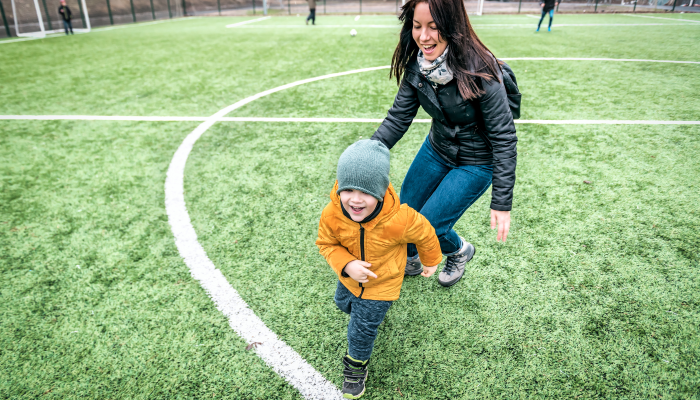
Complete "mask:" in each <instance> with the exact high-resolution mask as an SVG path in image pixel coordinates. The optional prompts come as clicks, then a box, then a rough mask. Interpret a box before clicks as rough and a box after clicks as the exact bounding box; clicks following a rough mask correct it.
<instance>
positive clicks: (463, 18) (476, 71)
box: [389, 0, 498, 100]
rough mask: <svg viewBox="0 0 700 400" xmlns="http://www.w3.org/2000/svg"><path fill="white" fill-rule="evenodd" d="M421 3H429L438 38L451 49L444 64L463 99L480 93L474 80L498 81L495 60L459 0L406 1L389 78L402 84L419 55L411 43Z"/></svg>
mask: <svg viewBox="0 0 700 400" xmlns="http://www.w3.org/2000/svg"><path fill="white" fill-rule="evenodd" d="M421 2H426V3H428V6H429V7H430V15H431V16H432V17H433V21H435V25H436V27H437V29H438V32H439V33H440V37H441V38H442V40H445V41H446V42H447V44H448V45H449V46H450V51H449V52H448V53H447V59H446V60H445V62H446V63H447V66H448V67H449V68H450V70H452V74H453V75H454V79H455V80H456V81H457V87H458V88H459V94H460V95H461V96H462V98H463V99H465V100H468V99H474V98H476V97H478V96H479V95H481V94H483V90H482V89H480V88H479V86H477V84H476V78H484V79H486V80H491V79H498V78H497V77H498V73H497V72H496V71H497V68H498V66H497V64H496V57H494V55H493V53H491V51H490V50H489V49H488V48H487V47H486V46H485V45H484V44H483V43H482V42H481V40H479V37H478V36H476V32H474V29H472V25H471V24H470V23H469V17H467V10H466V9H465V8H464V3H463V2H462V0H409V1H407V2H406V4H404V5H403V6H402V7H401V15H400V16H399V20H401V22H402V23H403V27H402V28H401V37H400V39H399V44H398V45H397V46H396V50H394V56H393V57H392V59H391V72H390V73H389V76H390V77H391V76H395V77H396V82H397V83H398V84H401V77H402V76H403V73H404V71H405V70H406V67H407V65H408V62H409V61H410V60H412V59H413V58H414V57H416V55H417V54H418V45H417V44H416V42H415V41H414V40H413V14H414V12H415V9H416V6H417V5H418V3H421Z"/></svg>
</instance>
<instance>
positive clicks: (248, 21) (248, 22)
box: [226, 17, 272, 28]
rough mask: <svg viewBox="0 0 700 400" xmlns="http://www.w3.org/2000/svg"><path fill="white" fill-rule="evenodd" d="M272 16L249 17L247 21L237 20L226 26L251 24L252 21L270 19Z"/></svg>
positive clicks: (233, 26)
mask: <svg viewBox="0 0 700 400" xmlns="http://www.w3.org/2000/svg"><path fill="white" fill-rule="evenodd" d="M270 18H272V17H262V18H256V19H249V20H247V21H243V22H237V23H235V24H228V25H226V27H227V28H235V27H237V26H241V25H245V24H252V23H253V22H258V21H265V20H266V19H270Z"/></svg>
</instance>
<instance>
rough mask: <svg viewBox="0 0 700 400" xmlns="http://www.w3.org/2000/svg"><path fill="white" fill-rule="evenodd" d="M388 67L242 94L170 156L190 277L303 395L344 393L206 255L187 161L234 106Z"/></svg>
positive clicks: (169, 206) (169, 179) (173, 218)
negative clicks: (190, 203)
mask: <svg viewBox="0 0 700 400" xmlns="http://www.w3.org/2000/svg"><path fill="white" fill-rule="evenodd" d="M598 60H602V59H598ZM612 61H616V60H612ZM387 68H389V66H382V67H374V68H362V69H356V70H352V71H346V72H340V73H335V74H328V75H323V76H319V77H315V78H309V79H303V80H300V81H296V82H292V83H289V84H286V85H282V86H278V87H276V88H273V89H270V90H266V91H264V92H261V93H258V94H255V95H253V96H250V97H246V98H245V99H243V100H241V101H238V102H236V103H234V104H232V105H230V106H228V107H226V108H224V109H222V110H220V111H218V112H217V113H215V114H214V115H212V116H211V117H208V118H207V119H206V120H205V121H204V122H202V123H201V124H200V125H199V126H197V128H195V130H193V131H192V132H191V133H190V134H189V135H187V137H185V139H184V140H183V142H182V143H181V144H180V146H179V147H178V149H177V151H176V152H175V154H174V155H173V158H172V160H171V162H170V165H169V167H168V172H167V176H166V179H165V210H166V213H167V214H168V222H169V223H170V227H171V230H172V232H173V235H174V236H175V245H176V246H177V249H178V251H179V253H180V256H181V257H182V258H183V260H184V261H185V264H186V265H187V267H188V268H189V269H190V272H191V274H192V277H193V278H194V279H196V280H197V281H199V283H200V284H201V285H202V287H203V288H204V290H205V291H206V292H207V293H208V294H209V296H210V297H211V298H212V300H213V301H214V304H215V305H216V308H217V309H218V310H219V311H221V312H222V313H223V314H224V315H226V317H227V318H228V321H229V325H230V326H231V328H233V330H234V331H235V332H236V333H237V334H238V335H239V336H241V337H242V338H243V340H245V341H246V342H247V343H249V344H252V343H256V342H257V343H260V344H259V345H258V346H257V347H256V348H255V351H256V353H257V354H258V355H259V356H260V358H262V359H263V360H264V361H265V363H266V364H267V365H269V366H270V367H271V368H272V369H273V370H274V371H275V372H276V373H277V374H279V375H280V376H282V377H283V378H284V379H285V380H286V381H287V382H289V383H290V384H291V385H292V386H294V387H295V388H296V389H297V390H298V391H299V392H300V393H301V394H302V396H304V397H305V398H307V399H319V400H323V399H341V398H342V397H341V393H340V391H338V389H337V388H336V387H335V386H334V385H333V384H332V383H330V382H329V381H327V380H326V379H325V378H324V377H323V376H322V375H321V374H320V373H319V372H318V371H316V370H315V369H314V368H313V367H312V366H311V365H309V364H308V363H307V362H306V360H304V359H303V358H302V357H301V356H300V355H299V354H297V353H296V352H295V351H294V349H292V348H291V347H290V346H289V345H287V344H286V343H284V342H283V341H281V340H280V339H279V338H278V337H277V335H276V334H275V333H274V332H272V331H271V330H270V329H269V328H268V327H267V326H266V325H265V323H263V321H262V320H261V319H260V318H259V317H258V316H257V315H255V313H254V312H253V311H252V310H251V309H250V308H249V307H248V305H247V304H246V302H245V301H244V300H243V299H242V298H241V296H240V295H239V294H238V292H237V291H236V290H235V289H234V288H233V287H232V286H231V284H230V283H229V282H228V280H227V279H226V277H225V276H224V275H223V274H222V273H221V271H220V270H219V269H217V268H216V266H215V265H214V263H213V262H212V261H211V260H210V259H209V257H207V253H206V251H205V250H204V248H203V247H202V245H201V244H200V243H199V241H198V240H197V233H196V232H195V230H194V227H193V226H192V221H191V220H190V216H189V213H188V212H187V205H186V203H185V195H184V175H185V165H186V163H187V158H188V157H189V154H190V152H191V151H192V148H193V147H194V144H195V143H196V142H197V140H198V139H199V138H200V137H201V136H202V134H204V132H206V131H207V130H208V129H209V128H210V127H211V126H212V125H214V124H215V123H216V122H217V121H220V120H221V119H222V118H224V117H225V116H226V115H227V114H229V113H230V112H231V111H233V110H235V109H237V108H240V107H242V106H244V105H246V104H248V103H250V102H252V101H255V100H257V99H259V98H261V97H264V96H267V95H269V94H272V93H276V92H279V91H282V90H285V89H289V88H292V87H295V86H299V85H303V84H306V83H310V82H315V81H320V80H323V79H328V78H335V77H339V76H344V75H351V74H356V73H361V72H368V71H376V70H380V69H387Z"/></svg>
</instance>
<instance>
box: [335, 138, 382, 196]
mask: <svg viewBox="0 0 700 400" xmlns="http://www.w3.org/2000/svg"><path fill="white" fill-rule="evenodd" d="M388 187H389V149H387V148H386V146H384V144H383V143H382V142H380V141H378V140H371V139H363V140H360V141H358V142H355V143H353V144H351V145H350V146H348V148H347V149H345V151H344V152H343V154H341V155H340V159H339V160H338V192H337V193H340V192H341V191H342V190H345V189H357V190H360V191H362V192H365V193H367V194H369V195H371V196H372V197H374V198H375V199H377V200H379V201H382V199H384V194H385V193H386V190H387V188H388Z"/></svg>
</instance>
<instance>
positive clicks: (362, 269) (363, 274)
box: [345, 260, 377, 283]
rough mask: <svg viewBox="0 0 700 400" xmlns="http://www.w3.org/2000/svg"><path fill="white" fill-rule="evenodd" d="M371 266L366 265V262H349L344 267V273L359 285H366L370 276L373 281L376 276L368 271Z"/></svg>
mask: <svg viewBox="0 0 700 400" xmlns="http://www.w3.org/2000/svg"><path fill="white" fill-rule="evenodd" d="M371 266H372V264H370V263H368V262H367V261H361V260H355V261H350V262H349V263H348V264H347V265H346V266H345V273H346V274H348V275H349V276H350V277H351V278H352V279H354V280H356V281H358V282H360V283H367V282H369V277H370V276H371V277H372V278H375V279H376V278H377V275H376V274H375V273H374V272H372V271H370V270H369V269H368V268H369V267H371Z"/></svg>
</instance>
